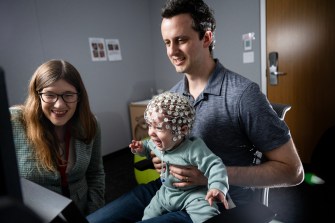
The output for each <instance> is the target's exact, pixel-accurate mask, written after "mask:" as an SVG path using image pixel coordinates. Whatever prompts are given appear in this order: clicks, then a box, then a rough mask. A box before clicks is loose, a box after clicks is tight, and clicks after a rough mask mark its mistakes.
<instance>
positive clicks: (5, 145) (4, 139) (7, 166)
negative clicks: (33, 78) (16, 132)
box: [0, 67, 23, 202]
mask: <svg viewBox="0 0 335 223" xmlns="http://www.w3.org/2000/svg"><path fill="white" fill-rule="evenodd" d="M2 196H8V197H11V198H13V199H16V200H17V201H19V202H23V199H22V191H21V183H20V177H19V172H18V168H17V159H16V153H15V147H14V141H13V132H12V126H11V122H10V114H9V103H8V98H7V89H6V82H5V72H4V70H3V69H2V68H1V67H0V197H2Z"/></svg>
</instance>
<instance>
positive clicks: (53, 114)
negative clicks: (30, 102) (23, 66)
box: [40, 79, 78, 127]
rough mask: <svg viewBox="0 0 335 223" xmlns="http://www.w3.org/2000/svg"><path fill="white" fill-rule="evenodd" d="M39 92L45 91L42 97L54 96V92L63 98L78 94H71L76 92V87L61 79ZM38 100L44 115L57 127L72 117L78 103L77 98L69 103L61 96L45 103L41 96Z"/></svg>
mask: <svg viewBox="0 0 335 223" xmlns="http://www.w3.org/2000/svg"><path fill="white" fill-rule="evenodd" d="M40 93H47V94H44V95H43V97H44V98H45V97H48V96H50V98H51V97H54V96H55V95H54V94H57V95H63V97H64V98H65V99H67V98H69V97H77V96H78V95H76V94H74V95H72V93H78V92H77V90H76V88H75V87H74V86H73V85H71V84H69V83H68V82H66V81H65V80H63V79H61V80H58V81H56V82H55V83H53V84H51V85H50V86H48V87H46V88H44V89H43V90H42V91H41V92H40ZM64 94H65V95H64ZM40 100H41V104H42V111H43V113H44V115H45V116H46V117H47V118H48V119H49V120H50V121H51V122H52V124H54V125H55V126H57V127H61V126H64V125H65V124H66V123H67V122H68V121H69V120H70V119H71V118H72V116H73V114H74V113H75V111H76V108H77V103H78V100H76V101H75V102H71V103H68V102H65V101H64V99H63V98H62V97H61V96H58V99H57V101H56V102H53V103H47V102H45V101H43V100H42V98H41V97H40ZM70 101H72V100H70Z"/></svg>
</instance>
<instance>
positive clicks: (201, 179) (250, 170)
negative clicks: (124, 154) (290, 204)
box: [153, 139, 304, 187]
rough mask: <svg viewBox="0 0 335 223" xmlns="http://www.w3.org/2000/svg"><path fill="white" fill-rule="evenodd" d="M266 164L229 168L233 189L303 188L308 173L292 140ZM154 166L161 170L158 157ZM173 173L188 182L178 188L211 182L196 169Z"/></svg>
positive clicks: (271, 154) (172, 168)
mask: <svg viewBox="0 0 335 223" xmlns="http://www.w3.org/2000/svg"><path fill="white" fill-rule="evenodd" d="M264 155H265V156H266V158H267V159H268V160H267V161H266V162H264V163H262V164H259V165H255V166H243V167H242V166H241V167H240V166H226V167H227V172H228V179H229V184H230V185H235V186H241V187H288V186H295V185H297V184H300V183H301V182H302V181H303V179H304V169H303V166H302V163H301V161H300V158H299V155H298V153H297V150H296V148H295V145H294V143H293V141H292V139H290V140H289V141H288V142H287V143H285V144H283V145H282V146H280V147H278V148H276V149H273V150H271V151H269V152H266V153H265V154H264ZM153 162H154V165H155V167H156V170H157V168H158V169H159V168H160V166H159V165H160V163H158V162H159V159H158V158H157V157H155V158H153ZM170 173H171V174H172V175H174V176H175V177H176V178H178V179H180V180H182V179H185V178H186V177H187V179H188V182H181V183H176V184H175V186H176V187H183V186H188V185H207V178H206V177H205V176H204V175H203V173H201V172H200V171H199V170H198V169H197V168H196V167H193V166H188V167H183V168H181V167H177V166H173V165H171V166H170Z"/></svg>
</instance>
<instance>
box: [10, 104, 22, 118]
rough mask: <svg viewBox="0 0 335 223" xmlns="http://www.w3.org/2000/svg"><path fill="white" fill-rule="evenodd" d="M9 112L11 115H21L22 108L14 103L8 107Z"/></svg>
mask: <svg viewBox="0 0 335 223" xmlns="http://www.w3.org/2000/svg"><path fill="white" fill-rule="evenodd" d="M9 113H10V114H11V116H12V117H22V114H23V109H22V106H20V105H14V106H11V107H9Z"/></svg>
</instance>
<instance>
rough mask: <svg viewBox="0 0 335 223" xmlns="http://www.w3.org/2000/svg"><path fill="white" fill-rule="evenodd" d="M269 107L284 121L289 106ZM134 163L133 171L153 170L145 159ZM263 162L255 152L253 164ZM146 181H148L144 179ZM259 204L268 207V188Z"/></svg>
mask: <svg viewBox="0 0 335 223" xmlns="http://www.w3.org/2000/svg"><path fill="white" fill-rule="evenodd" d="M271 106H272V108H273V110H275V112H276V113H277V114H278V116H279V118H280V119H281V120H284V118H285V115H286V112H287V111H289V110H290V109H291V105H287V104H281V103H271ZM135 160H136V161H135V163H134V167H135V169H136V170H135V171H146V170H148V169H154V166H153V164H152V162H151V160H147V159H145V158H144V159H143V158H142V159H141V160H140V161H138V158H136V157H135ZM264 160H265V158H264V157H263V156H262V153H261V152H259V151H257V150H255V153H254V164H260V163H261V162H263V161H264ZM152 174H153V176H149V177H153V178H152V179H151V180H154V179H157V177H158V176H159V175H158V173H152ZM146 180H148V179H146ZM260 190H261V191H260V202H261V203H262V204H263V205H265V206H268V205H269V188H268V187H266V188H262V189H260Z"/></svg>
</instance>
